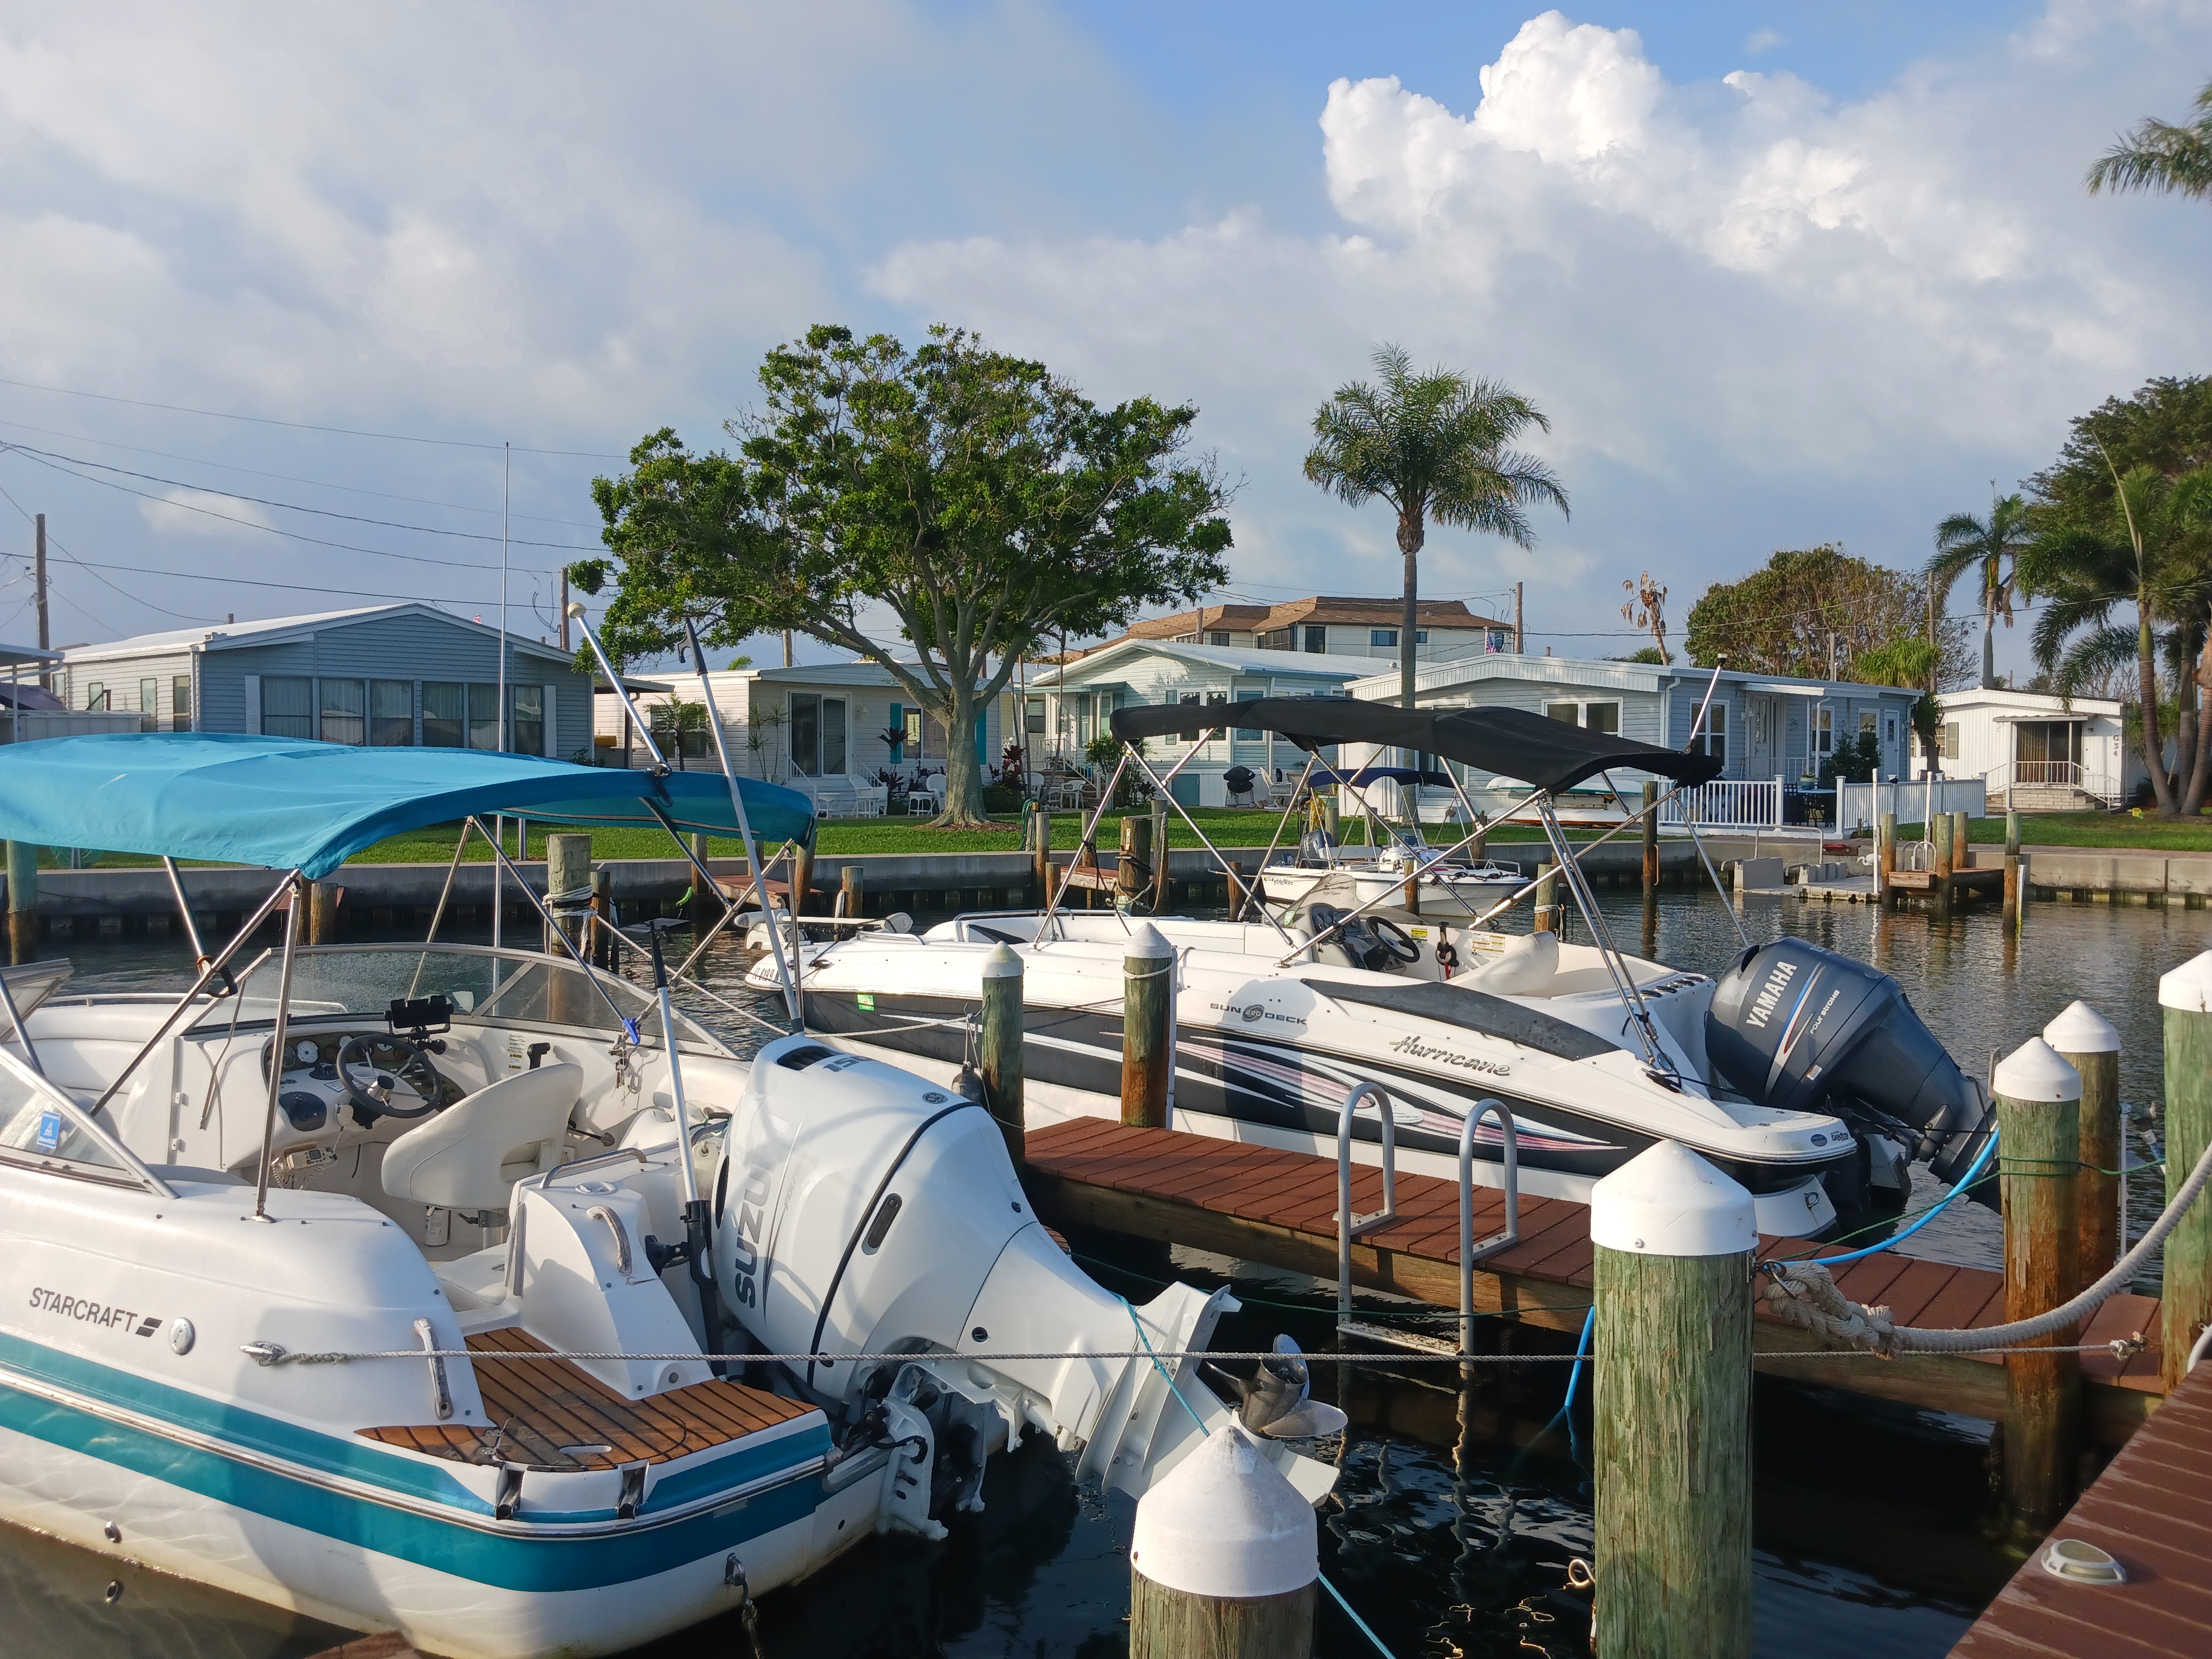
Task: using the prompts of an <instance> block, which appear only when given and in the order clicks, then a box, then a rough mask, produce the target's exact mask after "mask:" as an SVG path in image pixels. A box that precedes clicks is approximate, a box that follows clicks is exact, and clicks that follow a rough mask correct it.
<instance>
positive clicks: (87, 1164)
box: [0, 1050, 167, 1191]
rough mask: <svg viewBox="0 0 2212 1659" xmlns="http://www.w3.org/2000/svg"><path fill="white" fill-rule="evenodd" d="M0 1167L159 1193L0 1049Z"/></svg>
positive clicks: (131, 1161) (64, 1099)
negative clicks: (19, 1167)
mask: <svg viewBox="0 0 2212 1659" xmlns="http://www.w3.org/2000/svg"><path fill="white" fill-rule="evenodd" d="M0 1163H5V1164H28V1165H30V1166H31V1167H32V1168H33V1169H40V1170H51V1171H52V1172H53V1173H55V1174H57V1175H69V1176H83V1177H88V1178H90V1179H92V1180H94V1181H109V1182H116V1183H118V1185H122V1186H128V1187H140V1188H145V1189H147V1190H148V1191H155V1190H157V1189H158V1190H161V1191H167V1188H161V1187H160V1183H158V1182H155V1181H153V1180H151V1179H149V1177H148V1176H147V1173H146V1170H144V1169H143V1167H142V1166H141V1165H140V1164H139V1163H138V1161H137V1159H136V1158H132V1157H131V1154H130V1153H128V1152H125V1151H124V1150H123V1149H122V1148H121V1147H120V1146H117V1145H116V1144H115V1142H114V1141H113V1140H112V1139H110V1138H109V1137H108V1135H107V1134H106V1133H105V1132H103V1131H102V1130H101V1129H100V1126H99V1125H98V1124H96V1123H94V1121H92V1120H91V1119H90V1118H88V1117H87V1116H86V1115H85V1114H84V1111H83V1109H82V1108H81V1107H79V1106H78V1105H77V1103H76V1102H75V1101H73V1100H71V1099H70V1097H68V1096H67V1095H65V1094H64V1093H63V1092H62V1091H60V1090H58V1089H57V1088H55V1087H54V1085H52V1084H51V1083H49V1082H47V1081H46V1079H44V1078H42V1077H40V1076H39V1075H38V1073H35V1072H33V1071H32V1070H31V1068H30V1067H29V1066H26V1065H24V1064H23V1062H22V1061H21V1060H18V1059H16V1057H15V1055H13V1054H9V1053H7V1052H6V1051H4V1050H0Z"/></svg>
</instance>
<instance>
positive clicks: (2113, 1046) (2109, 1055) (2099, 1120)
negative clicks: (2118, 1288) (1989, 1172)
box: [2043, 1002, 2125, 1285]
mask: <svg viewBox="0 0 2212 1659" xmlns="http://www.w3.org/2000/svg"><path fill="white" fill-rule="evenodd" d="M2043 1040H2044V1041H2045V1042H2047V1043H2049V1044H2050V1045H2051V1047H2052V1048H2054V1049H2056V1050H2057V1053H2058V1057H2059V1059H2061V1060H2064V1061H2065V1062H2066V1063H2067V1064H2068V1065H2069V1066H2072V1067H2073V1068H2074V1069H2075V1071H2076V1072H2077V1073H2080V1074H2081V1172H2080V1174H2079V1175H2078V1176H2076V1177H2075V1197H2074V1204H2075V1210H2076V1212H2077V1219H2078V1221H2079V1222H2080V1234H2079V1236H2080V1237H2081V1255H2080V1257H2079V1259H2078V1260H2077V1261H2076V1263H2075V1283H2076V1284H2077V1285H2088V1284H2093V1283H2094V1282H2095V1281H2096V1279H2098V1277H2099V1276H2100V1274H2102V1273H2104V1272H2105V1271H2106V1269H2107V1268H2108V1267H2111V1266H2112V1263H2113V1262H2115V1261H2118V1260H2119V1258H2120V1178H2119V1176H2118V1175H2116V1174H2107V1173H2106V1171H2108V1170H2118V1168H2119V1167H2120V1164H2121V1162H2122V1160H2123V1159H2124V1157H2125V1151H2124V1148H2123V1147H2122V1146H2121V1144H2120V1034H2119V1033H2118V1031H2116V1030H2113V1029H2112V1022H2111V1021H2110V1020H2108V1019H2106V1018H2105V1017H2104V1016H2103V1015H2101V1014H2100V1013H2099V1012H2097V1011H2096V1010H2095V1009H2094V1008H2092V1007H2091V1006H2089V1005H2088V1004H2087V1003H2086V1002H2075V1003H2071V1004H2069V1006H2067V1007H2066V1009H2065V1010H2064V1011H2063V1012H2061V1013H2060V1014H2059V1016H2058V1018H2056V1019H2054V1020H2052V1021H2051V1024H2048V1025H2046V1026H2045V1027H2044V1028H2043Z"/></svg>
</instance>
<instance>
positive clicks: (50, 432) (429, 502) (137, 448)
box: [0, 421, 600, 530]
mask: <svg viewBox="0 0 2212 1659" xmlns="http://www.w3.org/2000/svg"><path fill="white" fill-rule="evenodd" d="M0 427H7V428H11V429H13V430H15V431H17V432H36V433H38V434H40V435H41V436H43V437H48V438H68V439H70V440H71V441H74V442H76V443H81V444H94V445H97V446H98V447H100V448H102V449H119V450H121V451H123V452H124V453H125V454H127V455H155V456H159V457H160V458H161V459H162V460H165V461H186V462H189V463H190V464H191V465H194V466H211V467H213V468H215V469H216V471H218V472H243V473H245V474H246V476H247V477H253V478H275V479H277V480H279V481H280V482H282V483H302V484H311V485H313V487H314V488H316V489H337V490H343V492H344V493H345V494H347V495H374V496H375V497H376V498H377V499H378V500H380V501H406V502H409V503H410V504H411V505H413V506H416V507H445V508H447V509H448V510H449V511H451V512H454V513H497V512H498V511H499V509H498V508H497V507H471V506H469V505H468V504H467V503H466V502H464V501H436V500H434V499H433V498H431V497H430V496H428V495H401V494H399V493H398V491H397V490H391V489H366V488H364V487H363V486H362V485H360V484H343V483H336V482H335V481H333V480H331V479H329V478H308V477H301V475H300V474H299V473H296V472H270V471H267V470H266V469H264V468H262V467H258V466H240V465H238V463H236V462H235V461H217V460H211V459H209V458H208V457H207V456H204V455H179V454H178V453H176V452H175V451H174V450H171V449H149V448H147V447H145V446H144V445H143V444H124V443H118V442H116V441H115V440H113V439H112V438H95V437H94V436H93V435H91V434H90V433H88V432H71V431H69V430H67V429H66V428H62V427H58V426H33V425H31V424H30V422H27V421H0ZM86 465H94V463H91V462H87V463H86ZM218 493H219V492H218ZM513 516H514V517H516V518H518V519H526V520H529V521H530V522H531V523H532V524H565V525H568V526H573V527H574V528H575V529H578V530H597V529H599V527H600V526H598V525H596V524H592V523H591V522H590V521H589V520H584V519H559V518H555V517H554V516H552V515H551V514H550V513H515V514H514V515H513Z"/></svg>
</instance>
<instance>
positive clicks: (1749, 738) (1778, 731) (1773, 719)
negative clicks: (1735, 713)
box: [1743, 697, 1785, 778]
mask: <svg viewBox="0 0 2212 1659" xmlns="http://www.w3.org/2000/svg"><path fill="white" fill-rule="evenodd" d="M1784 726H1785V722H1784V720H1783V718H1782V704H1781V702H1780V701H1779V700H1778V699H1777V698H1774V697H1746V698H1745V699H1744V727H1745V732H1744V761H1743V775H1744V776H1746V777H1747V778H1771V777H1776V776H1778V775H1780V773H1781V771H1782V733H1783V731H1784Z"/></svg>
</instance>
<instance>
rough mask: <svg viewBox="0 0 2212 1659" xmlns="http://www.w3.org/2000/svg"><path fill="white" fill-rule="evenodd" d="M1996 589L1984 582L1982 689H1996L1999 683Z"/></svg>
mask: <svg viewBox="0 0 2212 1659" xmlns="http://www.w3.org/2000/svg"><path fill="white" fill-rule="evenodd" d="M1996 599H1997V596H1996V588H1994V587H1992V586H1990V584H1989V583H1988V582H1987V581H1984V582H1983V584H1982V690H1984V691H1994V690H1996V684H1997V604H1996Z"/></svg>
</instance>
